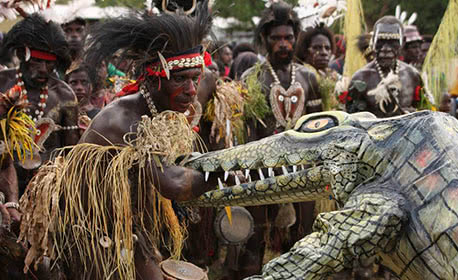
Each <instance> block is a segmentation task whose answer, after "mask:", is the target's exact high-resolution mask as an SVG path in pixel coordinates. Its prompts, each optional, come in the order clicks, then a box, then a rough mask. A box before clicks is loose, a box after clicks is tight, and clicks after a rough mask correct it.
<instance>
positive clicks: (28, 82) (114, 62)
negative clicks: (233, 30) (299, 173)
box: [0, 1, 451, 279]
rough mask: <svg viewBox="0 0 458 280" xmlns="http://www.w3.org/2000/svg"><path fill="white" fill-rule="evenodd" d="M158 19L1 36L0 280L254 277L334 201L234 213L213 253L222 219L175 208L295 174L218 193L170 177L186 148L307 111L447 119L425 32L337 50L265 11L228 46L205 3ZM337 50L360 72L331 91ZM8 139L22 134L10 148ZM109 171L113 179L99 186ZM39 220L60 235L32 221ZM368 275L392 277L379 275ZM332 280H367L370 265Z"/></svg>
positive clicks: (193, 177) (214, 146)
mask: <svg viewBox="0 0 458 280" xmlns="http://www.w3.org/2000/svg"><path fill="white" fill-rule="evenodd" d="M159 8H160V9H159V14H154V13H148V12H144V13H138V12H137V13H136V14H131V15H129V16H125V17H120V18H114V19H107V20H104V21H103V22H101V23H97V24H91V25H89V23H88V22H87V21H86V20H85V19H83V18H81V17H76V18H68V19H67V20H68V21H67V22H59V23H55V22H53V21H49V20H47V19H45V18H44V17H43V16H42V15H40V14H39V13H34V14H31V15H28V16H27V17H25V18H24V19H22V20H21V21H19V22H18V23H17V24H15V25H14V26H13V27H12V28H11V29H10V30H9V31H8V32H7V33H6V34H5V35H4V37H3V39H2V42H1V47H2V51H1V55H2V57H1V59H0V62H1V63H3V66H4V70H2V71H0V92H2V96H1V98H0V116H1V119H2V120H6V121H5V122H1V128H2V134H1V135H2V137H0V138H1V139H2V140H1V145H0V152H1V154H2V156H1V161H0V162H1V168H0V217H1V219H0V223H1V228H0V246H1V247H3V249H0V264H1V266H0V272H1V273H0V279H30V278H34V279H109V278H113V277H114V278H116V279H118V278H119V279H134V278H135V279H169V278H166V277H165V276H164V273H165V272H164V270H166V268H164V267H162V266H161V265H160V264H161V263H162V261H164V260H165V259H167V258H169V257H170V256H173V257H177V256H180V255H181V257H182V259H184V260H187V261H189V262H190V263H193V264H195V265H197V266H199V267H201V268H206V267H207V268H208V267H212V269H213V267H215V263H217V264H219V266H218V265H217V267H218V269H220V270H221V271H222V272H221V273H219V276H218V277H219V278H217V279H242V278H244V277H248V276H251V275H256V274H260V271H261V268H262V265H263V264H264V263H265V261H266V259H268V258H269V256H270V255H271V254H273V255H275V254H278V253H284V252H286V251H288V250H289V249H290V248H291V246H292V245H293V244H294V243H295V242H296V241H298V240H300V239H301V238H303V237H304V236H305V235H307V234H309V233H310V232H312V224H313V221H314V218H315V217H316V215H317V213H320V212H323V211H331V210H333V209H336V207H337V205H336V203H335V201H333V200H332V199H331V200H324V201H317V202H301V203H294V204H278V205H271V206H256V207H247V210H248V214H246V215H249V216H250V217H252V221H253V222H252V226H253V233H252V234H251V235H250V236H249V237H247V239H246V240H244V241H243V242H239V243H235V244H229V245H227V244H226V245H224V246H223V243H224V242H221V240H220V236H218V235H217V234H215V232H214V224H215V221H216V216H217V215H218V214H219V211H221V212H222V213H224V211H226V210H225V209H206V208H201V209H193V208H186V207H181V206H180V205H179V202H180V201H187V200H190V199H193V198H197V197H198V196H199V195H201V194H203V193H204V192H206V191H208V190H211V189H214V188H215V187H217V186H222V185H223V184H225V183H226V181H227V182H232V183H234V182H235V183H236V184H240V181H242V182H244V181H249V180H258V179H260V178H264V176H270V175H271V174H270V173H271V172H295V171H294V170H274V171H272V170H259V173H257V174H253V173H251V174H236V173H230V174H224V175H223V174H221V176H220V178H222V177H225V180H224V181H225V182H221V180H220V179H219V178H217V177H216V176H214V174H212V175H211V176H208V175H207V174H205V173H201V172H198V171H196V170H193V169H190V168H186V167H183V164H182V163H183V162H184V161H186V158H189V157H194V156H198V155H196V154H195V153H193V152H204V151H203V150H202V149H200V150H199V147H198V146H199V144H196V143H197V142H196V141H197V140H196V139H197V138H199V139H201V142H203V143H204V145H205V147H206V149H207V150H218V149H222V148H229V147H231V146H234V145H237V144H243V143H247V142H251V141H255V140H259V139H262V138H264V137H267V136H271V135H274V134H277V133H280V132H282V131H285V130H288V129H291V128H293V127H294V124H295V123H296V121H297V120H298V119H299V118H300V117H301V116H303V115H305V114H310V113H314V112H322V111H327V110H344V111H346V112H348V113H356V112H362V111H369V112H371V113H373V114H374V115H375V116H377V117H379V118H384V117H392V116H399V115H403V114H407V113H410V112H415V111H417V110H423V109H428V110H431V109H433V107H434V106H435V107H437V108H438V109H440V110H441V111H444V112H447V113H449V112H450V110H451V109H450V104H451V101H450V98H449V97H450V96H449V95H447V94H446V95H447V96H448V98H443V103H442V104H434V101H433V100H432V98H431V97H430V94H429V93H428V89H427V88H426V87H425V83H424V81H423V80H422V76H421V72H420V71H421V66H422V64H423V63H424V60H425V56H426V54H427V51H428V48H429V45H430V44H431V38H432V36H430V35H423V36H422V35H420V33H419V31H418V29H417V27H416V26H414V25H407V26H404V25H403V23H402V22H400V21H399V19H397V18H396V17H394V16H384V17H382V18H380V19H379V20H378V21H377V22H376V23H375V24H374V26H373V29H372V31H370V32H368V33H364V34H361V36H360V37H359V38H358V40H355V41H354V42H348V41H346V40H345V39H346V38H345V37H344V36H343V35H341V34H334V33H333V32H332V31H331V29H330V28H329V27H328V26H326V25H325V24H323V23H321V22H319V21H317V22H316V23H315V24H313V25H311V26H302V24H301V20H300V19H299V18H298V16H297V14H296V13H295V12H294V10H293V7H292V6H291V5H289V4H286V3H284V2H282V1H274V2H273V3H272V4H271V5H270V6H268V7H266V8H265V9H264V11H263V13H262V14H261V15H260V21H259V23H258V24H257V27H256V29H255V30H254V42H253V43H248V42H241V43H238V42H229V41H224V40H215V39H214V38H213V37H212V36H211V30H212V20H213V16H212V11H211V9H210V8H209V7H208V2H207V1H198V4H196V5H193V6H192V7H186V8H182V7H181V8H180V7H178V8H177V7H176V6H175V7H174V6H171V7H168V6H162V7H160V6H159ZM219 39H225V38H219ZM350 43H354V44H356V43H357V45H358V49H359V50H360V52H361V54H362V55H363V56H364V57H365V58H366V60H367V64H366V65H365V66H364V67H362V68H361V69H359V70H358V71H357V72H356V73H354V75H353V76H352V77H348V78H351V79H350V82H349V83H348V86H347V87H346V88H344V89H343V90H342V89H341V88H340V89H339V88H338V87H336V84H338V83H339V82H341V81H342V80H343V79H344V77H343V74H344V72H343V69H344V67H345V60H346V59H347V58H346V57H345V56H346V54H345V48H346V45H347V44H350ZM170 111H172V112H174V115H170V113H169V112H170ZM11 112H17V113H18V114H17V115H14V114H12V113H11ZM13 115H14V116H15V117H13ZM148 120H149V124H150V125H149V126H148V125H147V123H148ZM13 122H16V123H17V124H18V126H19V127H17V126H13V125H12V123H13ZM31 124H32V125H31ZM181 126H183V127H184V128H182V127H181ZM180 129H181V130H180ZM183 129H184V130H183ZM185 130H186V131H187V130H189V131H191V132H192V133H191V134H189V135H191V136H189V137H188V136H184V135H187V134H186V133H187V132H183V131H185ZM21 131H28V132H29V133H28V134H29V135H23V136H21V137H22V138H19V136H17V135H19V133H20V132H21ZM26 134H27V133H26ZM195 134H198V135H199V136H195ZM21 135H22V134H21ZM145 135H146V136H145ZM192 135H194V136H192ZM13 136H14V137H13ZM177 136H178V137H177ZM27 137H30V138H31V139H32V140H33V142H34V144H30V143H29V142H27V141H28V140H27V139H28V138H27ZM173 137H174V138H173ZM172 138H173V139H175V140H173V141H175V142H176V143H174V142H172V140H170V139H172ZM180 138H190V139H191V140H194V142H192V141H191V142H192V143H191V144H189V143H187V142H186V141H187V140H188V139H180ZM222 139H224V140H222ZM21 141H22V142H21ZM180 141H181V142H180ZM188 144H189V145H190V146H189V149H187V150H186V149H185V148H183V147H184V146H186V145H188ZM72 147H74V148H73V149H72ZM132 147H134V148H135V150H129V149H130V148H132ZM183 153H187V154H186V155H183ZM184 156H185V157H184ZM121 167H123V168H125V169H126V172H125V173H122V174H119V176H118V175H116V176H114V175H113V176H111V177H109V175H110V174H112V173H111V172H112V170H118V169H116V168H119V172H121V171H122V172H124V171H123V169H122V168H121ZM108 177H109V178H108ZM55 186H59V187H55ZM119 186H126V187H125V188H122V187H119ZM65 189H67V190H65ZM121 189H122V190H121ZM123 191H125V193H123ZM72 193H73V194H75V193H78V194H77V195H76V194H75V195H72ZM120 193H121V194H120ZM69 196H70V197H69ZM75 197H77V198H75ZM56 201H58V202H57V203H56ZM69 201H72V202H73V203H78V204H77V205H74V204H72V205H70V203H69ZM116 203H120V204H119V205H122V206H123V207H125V209H124V208H119V207H117V206H116V205H115V204H116ZM48 204H49V205H52V207H51V206H49V207H48V208H49V209H48V208H47V206H46V207H43V206H42V205H48ZM40 205H41V206H40ZM51 208H52V209H51ZM76 208H77V210H74V209H76ZM56 209H57V210H56ZM101 209H104V210H101ZM126 209H127V210H126ZM27 211H29V212H27ZM59 211H60V212H62V213H63V214H62V216H59V215H58V214H56V212H59ZM70 212H71V213H72V214H68V213H70ZM76 212H78V213H76ZM120 212H122V213H120ZM75 213H76V214H75ZM66 215H68V216H69V217H71V218H68V219H64V218H63V217H64V216H66ZM72 215H73V216H72ZM97 215H100V216H101V217H100V218H99V216H97ZM52 218H53V219H60V220H59V223H58V222H55V223H54V222H52V221H51V222H50V221H48V222H44V221H43V219H48V220H49V219H52ZM55 224H59V227H56V225H55ZM75 228H83V229H84V230H82V231H78V232H76V230H75ZM184 228H187V233H188V236H187V239H184V235H183V236H182V234H183V232H185V231H186V230H185V229H184ZM232 230H236V229H232ZM61 232H66V233H65V234H60V233H61ZM120 232H122V233H120ZM156 233H157V234H156ZM119 234H120V235H119ZM63 239H65V240H63ZM17 240H20V242H16V241H17ZM183 240H185V241H183ZM107 243H108V244H109V245H106V244H107ZM107 248H108V249H107ZM110 248H111V249H110ZM223 251H224V252H225V253H226V256H225V261H224V262H221V260H220V257H221V254H222V253H221V252H223ZM266 252H269V253H268V254H266ZM53 263H54V264H53ZM378 273H379V276H380V275H381V276H380V277H384V279H390V277H391V279H395V278H394V276H390V273H388V272H385V271H383V269H382V268H379V269H378ZM164 277H165V278H164ZM215 277H216V276H215ZM331 277H334V278H333V279H373V278H372V277H376V276H375V274H374V269H373V266H370V267H368V268H367V267H365V268H357V269H354V271H345V272H343V273H342V274H339V275H334V276H331ZM354 277H355V278H354ZM193 279H194V278H193ZM215 279H216V278H215Z"/></svg>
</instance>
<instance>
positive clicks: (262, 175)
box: [258, 168, 266, 180]
mask: <svg viewBox="0 0 458 280" xmlns="http://www.w3.org/2000/svg"><path fill="white" fill-rule="evenodd" d="M258 173H259V178H260V179H261V180H265V179H266V178H265V177H264V174H263V173H262V170H261V168H259V169H258Z"/></svg>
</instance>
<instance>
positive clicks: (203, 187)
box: [21, 1, 216, 279]
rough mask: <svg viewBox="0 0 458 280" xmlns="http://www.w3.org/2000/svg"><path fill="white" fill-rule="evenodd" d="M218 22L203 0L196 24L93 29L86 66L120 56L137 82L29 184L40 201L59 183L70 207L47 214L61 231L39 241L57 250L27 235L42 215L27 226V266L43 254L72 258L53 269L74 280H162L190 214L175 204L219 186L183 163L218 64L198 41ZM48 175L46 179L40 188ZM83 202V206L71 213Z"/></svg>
mask: <svg viewBox="0 0 458 280" xmlns="http://www.w3.org/2000/svg"><path fill="white" fill-rule="evenodd" d="M211 22H212V16H211V13H210V12H209V11H208V7H207V2H206V1H205V2H203V3H202V4H201V5H198V7H197V9H196V13H195V16H193V17H190V16H187V15H185V14H183V13H180V12H178V13H173V14H169V13H162V14H160V15H149V14H143V15H137V14H136V15H128V16H124V17H120V18H114V19H108V20H106V21H104V22H103V23H101V24H100V25H99V26H98V27H96V28H95V29H94V30H93V32H92V33H91V40H90V41H89V48H88V50H87V53H86V57H85V58H86V61H88V62H91V63H92V64H94V65H98V64H100V63H101V62H102V61H104V60H105V59H106V58H107V57H111V56H112V55H113V54H114V53H116V52H118V51H119V50H121V53H119V54H120V56H121V57H128V58H131V59H132V60H133V61H134V63H135V66H136V72H137V73H138V74H139V76H138V78H137V79H136V82H135V83H133V84H130V85H128V86H126V87H125V88H124V89H123V91H121V92H120V93H119V95H118V96H119V98H118V99H116V100H115V101H113V102H112V103H110V104H109V105H108V106H106V107H105V108H103V109H102V110H101V111H100V112H99V113H98V114H97V116H96V117H95V118H94V119H93V120H92V122H91V124H90V126H89V127H88V129H87V130H86V131H85V133H84V134H83V136H82V137H81V140H80V143H79V144H78V145H76V146H74V147H73V148H72V149H71V150H70V151H69V152H68V153H67V154H66V155H65V156H61V157H58V158H56V160H55V162H54V166H52V168H50V167H48V170H46V168H44V167H43V168H42V169H40V172H42V173H40V172H39V173H38V174H37V176H36V177H35V178H36V180H34V181H33V182H32V183H31V185H29V189H30V190H31V192H30V193H28V194H29V195H32V194H33V191H36V192H38V194H33V195H34V196H39V195H40V193H39V190H42V189H46V187H45V186H49V185H48V184H47V182H48V181H50V179H51V178H56V179H55V180H57V181H56V182H54V183H53V184H52V188H53V190H54V193H55V192H57V194H54V195H56V196H57V197H61V198H62V200H63V201H65V202H66V203H65V205H56V207H59V211H54V212H53V211H51V212H50V213H49V215H53V213H57V214H56V216H57V217H55V220H54V221H53V225H59V230H56V229H55V228H53V227H52V226H50V227H49V228H48V230H49V232H44V233H43V235H42V237H43V238H45V234H46V238H47V236H50V237H52V240H50V241H49V243H50V244H51V247H46V249H43V247H42V246H43V244H46V243H43V242H34V241H35V240H37V239H38V238H37V237H36V236H30V235H28V234H27V232H30V230H31V229H30V228H29V227H28V226H30V227H33V225H34V223H33V219H34V218H35V217H39V215H38V214H36V215H35V213H34V212H32V214H30V216H29V218H30V219H29V220H24V221H23V227H22V228H23V229H24V231H23V232H21V233H22V234H23V239H22V240H27V241H29V242H30V243H31V246H32V248H31V250H29V252H31V253H30V254H31V256H29V257H28V259H27V260H28V262H27V263H26V265H31V264H33V263H34V262H38V261H39V260H40V258H41V256H43V254H47V255H49V256H56V255H53V253H55V254H56V253H57V252H59V253H60V252H65V253H64V254H59V258H58V259H57V260H56V261H57V262H58V263H59V264H61V265H62V267H64V268H65V272H66V273H68V275H70V276H72V277H73V278H72V277H69V278H72V279H108V278H110V279H112V278H114V279H163V278H162V275H161V271H160V268H159V266H158V264H159V263H160V262H161V260H162V259H163V258H167V257H169V256H172V257H174V258H179V257H180V254H181V248H182V246H183V243H184V232H185V231H184V224H183V223H184V221H183V218H184V217H185V216H186V215H188V214H187V213H188V212H187V211H185V209H183V208H181V207H178V206H177V205H176V204H175V202H174V201H183V200H188V199H191V198H195V197H197V196H199V195H200V194H202V193H203V192H204V191H207V190H209V189H210V188H211V187H213V186H216V180H215V179H216V178H214V177H213V176H210V178H209V179H208V182H206V180H205V176H204V174H202V173H201V172H198V171H196V170H193V169H188V168H184V167H181V166H178V165H177V164H176V163H179V162H181V158H179V156H181V155H186V154H191V152H192V151H193V148H194V144H195V143H194V142H193V141H192V140H195V139H196V136H195V132H194V131H193V130H192V129H191V127H193V126H195V124H196V122H198V121H199V118H200V115H199V114H200V112H199V105H198V103H197V96H196V94H197V92H196V88H197V85H198V83H199V79H200V77H201V74H202V71H203V69H204V68H205V66H206V65H208V64H210V63H211V59H210V58H209V54H208V53H205V52H204V51H203V47H202V46H201V42H202V40H203V38H204V37H205V36H206V35H207V34H208V32H209V30H210V27H211ZM59 172H62V173H59ZM41 174H43V177H44V176H46V178H47V180H40V178H42V177H40V176H41ZM45 174H46V175H45ZM52 176H55V177H52ZM51 180H52V179H51ZM42 195H45V194H42ZM59 195H60V196H59ZM27 198H28V197H27ZM27 201H28V200H27V199H24V206H23V207H24V208H25V209H27V206H28V205H29V204H28V203H27ZM79 203H82V207H73V206H72V205H76V204H79ZM172 205H173V207H172ZM58 213H65V216H59V214H58ZM65 217H69V219H70V221H67V220H65ZM80 230H82V231H80ZM56 231H57V232H56ZM51 233H53V234H54V235H53V234H51ZM39 240H40V239H39ZM56 250H57V251H56Z"/></svg>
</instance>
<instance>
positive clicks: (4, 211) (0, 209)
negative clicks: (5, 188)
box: [0, 204, 11, 230]
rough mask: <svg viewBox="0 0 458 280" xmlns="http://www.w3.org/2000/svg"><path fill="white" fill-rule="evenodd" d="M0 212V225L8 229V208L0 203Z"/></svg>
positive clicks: (9, 221) (9, 219)
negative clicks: (0, 217) (0, 222)
mask: <svg viewBox="0 0 458 280" xmlns="http://www.w3.org/2000/svg"><path fill="white" fill-rule="evenodd" d="M0 213H1V216H2V219H1V221H2V224H1V225H0V227H4V228H6V229H7V230H9V229H10V224H11V216H10V213H9V211H8V209H7V208H6V207H5V205H3V204H0Z"/></svg>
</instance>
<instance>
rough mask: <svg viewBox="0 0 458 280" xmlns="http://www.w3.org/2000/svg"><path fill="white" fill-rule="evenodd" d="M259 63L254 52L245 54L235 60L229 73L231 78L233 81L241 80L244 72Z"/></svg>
mask: <svg viewBox="0 0 458 280" xmlns="http://www.w3.org/2000/svg"><path fill="white" fill-rule="evenodd" d="M258 61H259V58H258V55H257V54H255V53H254V52H243V53H241V54H239V55H238V56H237V58H236V59H234V62H232V66H231V71H230V72H229V78H231V79H232V80H240V77H242V74H243V72H245V70H247V69H248V68H250V67H251V66H253V65H254V64H255V63H256V62H258Z"/></svg>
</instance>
